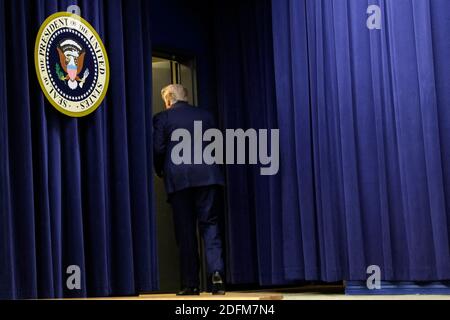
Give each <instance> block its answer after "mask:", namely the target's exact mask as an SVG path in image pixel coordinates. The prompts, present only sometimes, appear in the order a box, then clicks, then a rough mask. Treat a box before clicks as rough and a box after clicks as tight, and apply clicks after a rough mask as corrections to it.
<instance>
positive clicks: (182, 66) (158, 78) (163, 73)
mask: <svg viewBox="0 0 450 320" xmlns="http://www.w3.org/2000/svg"><path fill="white" fill-rule="evenodd" d="M195 71H196V69H195V59H193V58H186V57H179V56H174V55H170V54H164V53H155V52H154V53H153V55H152V94H153V96H152V107H153V114H156V113H158V112H161V111H163V110H165V106H164V102H163V100H162V99H161V89H162V88H163V87H165V86H167V85H169V84H176V83H178V84H182V85H183V86H184V87H185V88H186V89H187V90H188V96H189V101H188V102H189V103H190V104H191V105H197V89H196V72H195ZM154 190H155V201H156V205H155V208H156V223H157V239H158V264H159V278H160V279H159V280H160V281H159V283H160V291H161V292H174V291H177V290H178V289H179V288H180V263H179V258H178V247H177V244H176V240H175V233H174V225H173V217H172V209H171V207H170V205H169V204H168V203H167V194H166V191H165V189H164V182H163V180H162V179H160V178H159V177H157V176H156V175H155V176H154ZM201 261H202V260H201ZM202 282H203V281H202Z"/></svg>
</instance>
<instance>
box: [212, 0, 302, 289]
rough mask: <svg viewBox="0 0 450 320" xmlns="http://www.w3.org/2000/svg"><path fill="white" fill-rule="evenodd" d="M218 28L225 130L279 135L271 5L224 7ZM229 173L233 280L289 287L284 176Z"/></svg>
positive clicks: (247, 169) (246, 169)
mask: <svg viewBox="0 0 450 320" xmlns="http://www.w3.org/2000/svg"><path fill="white" fill-rule="evenodd" d="M215 22H216V25H215V32H216V66H217V68H216V72H217V88H218V91H217V98H218V109H219V115H220V118H221V119H220V122H221V124H222V125H223V127H224V128H227V129H237V128H243V129H244V130H246V129H248V128H255V129H277V128H278V123H277V113H276V96H275V75H274V62H273V60H274V57H273V48H272V26H271V6H270V1H266V0H264V1H261V0H243V1H228V2H226V3H224V2H218V3H217V5H216V19H215ZM226 171H227V176H226V178H227V190H226V191H227V192H226V194H227V210H226V211H227V215H226V218H227V219H226V220H227V221H226V228H227V232H226V235H227V262H228V263H227V266H228V278H229V280H230V281H231V282H232V283H260V284H263V285H270V284H285V283H288V282H289V281H288V280H286V278H285V266H284V263H283V250H281V248H282V247H283V237H284V236H283V232H284V231H283V227H282V225H283V221H282V215H281V214H280V212H281V206H282V203H281V194H280V176H279V175H278V176H261V175H260V168H259V167H258V166H256V165H255V166H249V165H245V166H244V165H227V170H226ZM292 243H295V245H301V243H299V242H296V241H293V242H292Z"/></svg>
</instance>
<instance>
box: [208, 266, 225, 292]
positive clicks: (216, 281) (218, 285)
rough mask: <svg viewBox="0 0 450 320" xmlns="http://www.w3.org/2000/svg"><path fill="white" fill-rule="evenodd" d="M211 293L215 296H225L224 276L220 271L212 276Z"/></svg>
mask: <svg viewBox="0 0 450 320" xmlns="http://www.w3.org/2000/svg"><path fill="white" fill-rule="evenodd" d="M211 293H212V294H214V295H216V294H217V295H219V294H220V295H223V294H225V284H224V283H223V280H222V276H221V275H220V272H219V271H216V272H214V273H213V275H212V287H211Z"/></svg>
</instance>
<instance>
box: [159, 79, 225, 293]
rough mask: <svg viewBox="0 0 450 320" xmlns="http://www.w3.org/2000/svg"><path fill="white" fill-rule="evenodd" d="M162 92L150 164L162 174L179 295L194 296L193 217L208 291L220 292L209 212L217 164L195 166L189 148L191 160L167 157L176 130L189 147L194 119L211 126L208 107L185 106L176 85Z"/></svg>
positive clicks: (216, 241)
mask: <svg viewBox="0 0 450 320" xmlns="http://www.w3.org/2000/svg"><path fill="white" fill-rule="evenodd" d="M161 95H162V98H163V100H164V102H165V105H166V110H165V111H163V112H160V113H158V114H156V115H155V116H154V117H153V128H154V132H153V137H154V141H153V142H154V143H153V146H154V150H153V152H154V164H155V170H156V174H157V175H158V176H159V177H163V178H164V184H165V187H166V191H167V194H168V201H169V203H170V204H171V206H172V209H173V215H174V224H175V236H176V239H177V244H178V247H179V250H180V265H181V277H182V285H183V286H182V290H181V291H180V292H179V293H178V295H198V294H199V257H198V248H197V234H196V227H197V220H198V224H199V229H200V233H201V235H202V237H203V240H204V244H205V252H206V260H207V269H208V273H209V275H210V279H211V280H212V293H213V294H225V289H224V282H223V279H222V277H223V271H224V264H223V258H222V241H221V238H220V232H219V226H218V216H217V212H216V211H215V210H214V202H215V199H216V198H217V197H218V196H220V193H219V186H221V185H223V184H224V178H223V174H222V172H221V168H220V167H219V165H217V164H212V165H207V164H204V163H203V162H202V163H201V164H194V161H193V158H194V155H193V152H192V159H191V160H192V161H191V162H190V163H181V164H175V163H174V161H173V159H172V158H171V155H172V149H173V148H174V147H175V146H176V145H177V144H178V142H177V141H172V139H171V137H172V133H173V132H174V131H175V130H177V129H184V130H187V131H188V132H189V133H190V136H191V137H192V139H191V140H192V146H193V145H194V141H193V140H194V121H201V122H202V127H203V129H204V130H207V129H209V128H214V118H213V116H212V114H211V113H210V112H208V111H207V110H204V109H201V108H197V107H193V106H191V105H189V104H188V103H187V102H186V101H187V90H186V89H185V88H184V87H183V86H181V85H177V84H175V85H169V86H167V87H165V88H164V89H162V91H161ZM200 139H201V137H200ZM197 143H199V142H197ZM200 144H201V145H203V142H200ZM191 150H194V147H192V149H191Z"/></svg>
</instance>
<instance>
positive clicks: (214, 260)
mask: <svg viewBox="0 0 450 320" xmlns="http://www.w3.org/2000/svg"><path fill="white" fill-rule="evenodd" d="M218 195H219V187H218V186H215V185H211V186H202V187H192V188H187V189H183V190H180V191H177V192H174V193H171V194H170V195H169V202H170V204H171V206H172V209H173V220H174V225H175V237H176V241H177V244H178V248H179V254H180V267H181V280H182V284H183V286H184V287H198V286H199V283H200V280H199V253H198V240H197V221H198V227H199V231H200V234H201V236H202V238H203V241H204V247H205V255H206V264H207V272H208V274H212V273H214V272H215V271H219V272H220V273H222V274H223V270H224V263H223V256H222V240H221V237H220V230H219V224H218V222H219V221H218V220H219V218H218V213H217V210H215V206H214V203H215V199H216V197H217V196H218Z"/></svg>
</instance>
